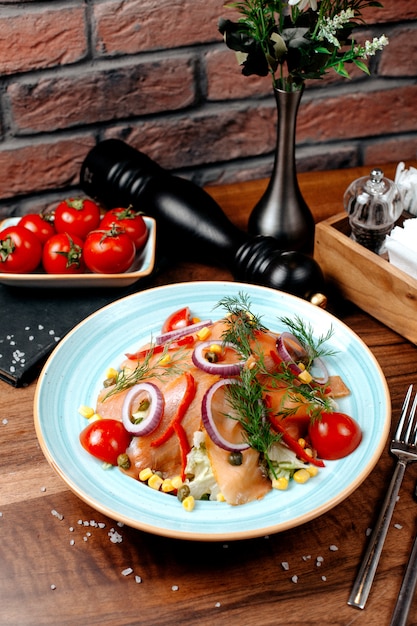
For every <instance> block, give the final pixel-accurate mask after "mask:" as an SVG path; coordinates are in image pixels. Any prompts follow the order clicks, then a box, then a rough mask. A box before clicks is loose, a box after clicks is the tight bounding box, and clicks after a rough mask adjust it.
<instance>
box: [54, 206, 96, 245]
mask: <svg viewBox="0 0 417 626" xmlns="http://www.w3.org/2000/svg"><path fill="white" fill-rule="evenodd" d="M99 224H100V207H99V206H98V205H97V204H96V203H95V202H93V201H92V200H88V198H69V199H68V200H63V201H62V202H60V203H59V204H58V206H57V207H56V209H55V230H56V231H57V232H58V233H68V234H70V235H71V236H72V235H74V236H75V237H80V238H81V239H85V238H86V237H87V235H88V233H89V232H90V230H94V229H95V228H97V227H98V225H99Z"/></svg>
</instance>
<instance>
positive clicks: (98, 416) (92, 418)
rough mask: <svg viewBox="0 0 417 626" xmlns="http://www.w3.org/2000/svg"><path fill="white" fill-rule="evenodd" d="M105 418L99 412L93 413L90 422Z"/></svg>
mask: <svg viewBox="0 0 417 626" xmlns="http://www.w3.org/2000/svg"><path fill="white" fill-rule="evenodd" d="M101 419H103V418H102V417H101V415H99V413H93V414H92V416H91V417H89V418H88V421H89V422H97V421H98V420H101Z"/></svg>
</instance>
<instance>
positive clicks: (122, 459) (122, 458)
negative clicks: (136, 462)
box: [117, 452, 130, 470]
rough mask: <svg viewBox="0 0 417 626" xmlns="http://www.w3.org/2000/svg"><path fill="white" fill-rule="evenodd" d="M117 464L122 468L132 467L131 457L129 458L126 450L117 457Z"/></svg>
mask: <svg viewBox="0 0 417 626" xmlns="http://www.w3.org/2000/svg"><path fill="white" fill-rule="evenodd" d="M117 465H118V466H119V467H121V468H122V469H125V470H127V469H129V467H130V459H129V455H128V454H126V452H124V453H123V454H119V456H118V457H117Z"/></svg>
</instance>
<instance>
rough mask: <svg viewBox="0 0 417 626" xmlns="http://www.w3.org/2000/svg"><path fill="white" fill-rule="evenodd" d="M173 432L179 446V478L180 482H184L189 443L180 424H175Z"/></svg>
mask: <svg viewBox="0 0 417 626" xmlns="http://www.w3.org/2000/svg"><path fill="white" fill-rule="evenodd" d="M173 428H174V432H175V434H176V435H177V437H178V441H179V444H180V451H181V478H182V480H185V468H186V466H187V454H188V453H189V452H190V450H191V446H190V444H189V441H188V439H187V433H186V432H185V430H184V426H183V425H182V424H181V422H175V424H174V426H173Z"/></svg>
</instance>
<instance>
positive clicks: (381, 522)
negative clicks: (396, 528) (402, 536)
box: [348, 385, 417, 609]
mask: <svg viewBox="0 0 417 626" xmlns="http://www.w3.org/2000/svg"><path fill="white" fill-rule="evenodd" d="M412 391H413V386H412V385H410V387H409V388H408V391H407V393H406V396H405V398H404V403H403V406H402V409H401V416H400V420H399V422H398V426H397V429H396V431H395V434H394V438H393V440H392V441H391V444H390V452H391V454H393V455H394V456H396V457H397V464H396V466H395V470H394V473H393V475H392V479H391V482H390V486H389V488H388V491H387V493H386V496H385V499H384V502H383V504H382V508H381V511H380V513H379V517H378V520H377V523H376V526H375V528H374V530H373V532H372V535H371V538H370V541H369V545H368V547H367V550H366V552H365V555H364V557H363V561H362V564H361V567H360V569H359V572H358V575H357V577H356V580H355V582H354V585H353V588H352V592H351V594H350V596H349V600H348V604H349V605H350V606H354V607H357V608H358V609H363V608H365V604H366V601H367V599H368V595H369V592H370V590H371V587H372V582H373V579H374V576H375V572H376V568H377V567H378V563H379V559H380V556H381V552H382V548H383V545H384V542H385V537H386V535H387V532H388V528H389V525H390V522H391V518H392V514H393V512H394V508H395V504H396V502H397V499H398V492H399V490H400V486H401V483H402V480H403V478H404V473H405V469H406V467H407V465H408V464H409V463H413V462H414V461H417V445H416V438H417V426H416V425H415V424H414V416H415V413H416V408H417V394H416V395H415V396H414V401H413V403H412V406H411V409H410V411H408V407H409V404H410V399H411V394H412Z"/></svg>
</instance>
